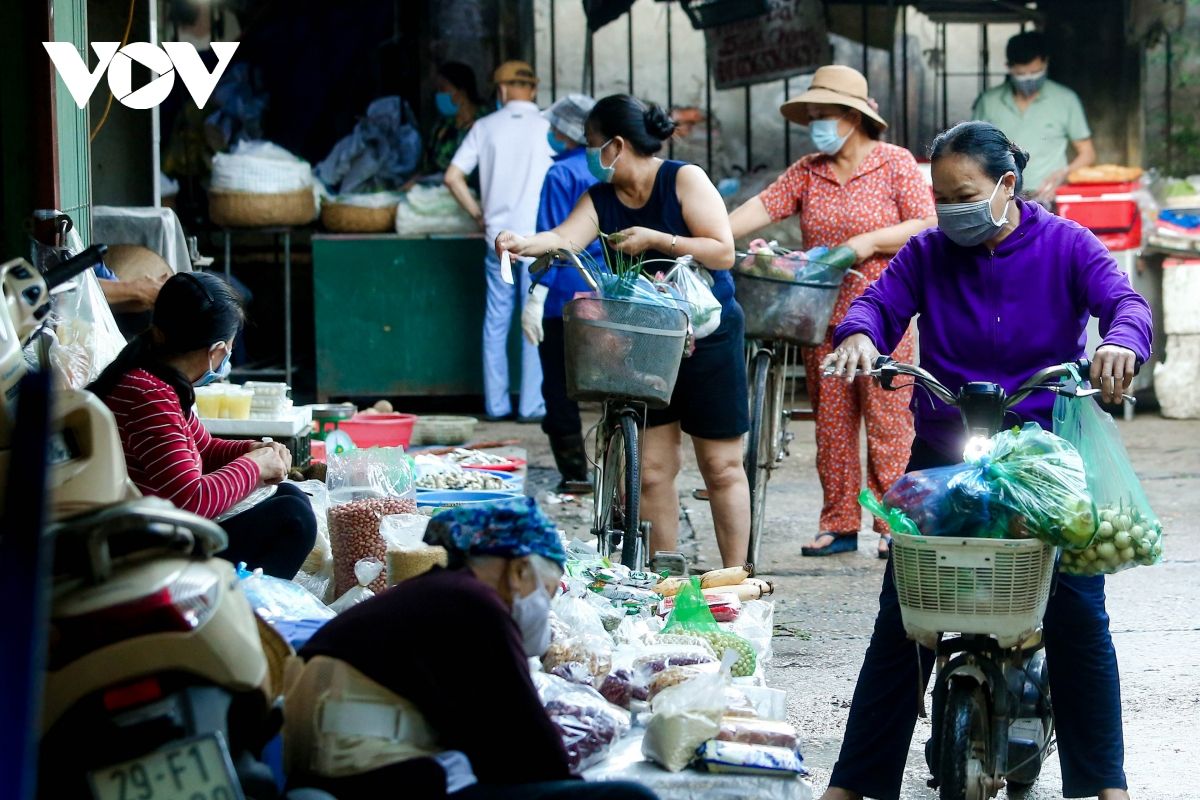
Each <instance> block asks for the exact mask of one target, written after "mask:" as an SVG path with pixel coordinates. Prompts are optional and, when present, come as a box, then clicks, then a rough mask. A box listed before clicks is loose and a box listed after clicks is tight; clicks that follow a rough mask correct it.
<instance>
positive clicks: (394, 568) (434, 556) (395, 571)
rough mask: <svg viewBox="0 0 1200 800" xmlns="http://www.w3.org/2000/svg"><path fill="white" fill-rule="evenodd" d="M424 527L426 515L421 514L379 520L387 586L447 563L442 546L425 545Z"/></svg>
mask: <svg viewBox="0 0 1200 800" xmlns="http://www.w3.org/2000/svg"><path fill="white" fill-rule="evenodd" d="M428 527H429V517H427V516H425V515H424V514H391V515H389V516H386V517H384V518H383V519H382V520H380V523H379V535H380V536H382V537H383V540H384V542H386V543H387V570H386V572H385V575H386V576H387V585H388V586H395V585H396V584H397V583H400V582H401V581H406V580H408V579H409V578H415V577H417V576H418V575H424V574H425V573H426V572H428V571H429V570H431V569H433V568H434V567H435V566H441V567H444V566H446V565H447V564H449V562H450V554H449V553H447V552H446V548H444V547H442V546H440V545H429V544H425V530H426V528H428Z"/></svg>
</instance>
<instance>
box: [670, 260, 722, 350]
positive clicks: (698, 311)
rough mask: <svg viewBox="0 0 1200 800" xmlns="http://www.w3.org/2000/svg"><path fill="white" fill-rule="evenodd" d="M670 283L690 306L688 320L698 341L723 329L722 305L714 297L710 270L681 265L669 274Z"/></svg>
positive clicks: (687, 264)
mask: <svg viewBox="0 0 1200 800" xmlns="http://www.w3.org/2000/svg"><path fill="white" fill-rule="evenodd" d="M689 261H690V259H689ZM669 282H670V283H673V284H674V285H675V286H676V288H678V289H679V293H680V294H681V295H682V296H683V299H684V301H686V302H687V304H688V318H689V319H690V320H691V322H692V333H693V335H694V336H695V337H696V338H697V339H703V338H704V337H705V336H708V335H709V334H711V333H713V332H715V331H716V330H717V328H719V327H721V303H720V302H719V301H718V300H717V298H716V297H715V296H713V293H712V285H713V279H712V275H710V274H709V272H708V270H706V269H704V268H703V267H695V268H693V267H692V266H691V265H690V264H689V263H680V264H679V265H678V266H677V267H675V269H673V270H671V272H670V273H669Z"/></svg>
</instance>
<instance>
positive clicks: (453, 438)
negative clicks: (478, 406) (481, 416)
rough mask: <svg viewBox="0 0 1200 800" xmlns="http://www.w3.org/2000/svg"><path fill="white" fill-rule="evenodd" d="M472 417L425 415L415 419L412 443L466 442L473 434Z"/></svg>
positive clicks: (473, 421) (473, 424) (476, 421)
mask: <svg viewBox="0 0 1200 800" xmlns="http://www.w3.org/2000/svg"><path fill="white" fill-rule="evenodd" d="M478 424H479V420H477V419H475V418H474V417H452V416H438V415H436V414H435V415H433V416H425V415H422V416H421V417H419V418H418V419H417V425H416V429H415V430H414V431H413V441H412V443H413V444H419V445H423V444H466V443H467V442H469V441H470V440H471V437H472V436H474V435H475V426H476V425H478Z"/></svg>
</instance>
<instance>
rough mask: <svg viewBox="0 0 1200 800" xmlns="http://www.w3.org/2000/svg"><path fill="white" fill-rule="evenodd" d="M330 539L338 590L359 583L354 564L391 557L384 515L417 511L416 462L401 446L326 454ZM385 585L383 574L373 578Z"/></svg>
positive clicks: (375, 585)
mask: <svg viewBox="0 0 1200 800" xmlns="http://www.w3.org/2000/svg"><path fill="white" fill-rule="evenodd" d="M328 459H329V460H328V471H327V473H326V482H327V484H328V486H329V503H330V506H329V540H330V544H331V545H332V551H333V575H334V594H335V596H338V597H340V596H341V595H342V594H344V593H346V592H347V591H349V590H350V589H352V588H354V586H356V585H357V581H356V579H355V575H354V568H355V565H356V564H358V562H359V561H361V560H362V559H364V558H368V557H374V558H376V559H378V560H379V562H380V563H383V562H384V561H385V560H386V559H387V542H386V541H385V540H384V538H383V536H382V535H381V534H380V532H379V527H380V523H381V521H382V520H383V518H384V517H386V516H389V515H392V514H415V513H416V512H417V502H416V496H417V495H416V489H415V488H414V477H413V468H412V461H411V459H409V457H408V455H407V454H405V452H404V448H403V447H372V448H368V449H366V450H347V451H346V452H344V453H331V454H328ZM386 588H387V579H386V578H385V577H384V575H383V574H382V573H381V574H380V575H378V576H377V577H376V579H375V580H374V581H372V582H371V590H372V591H374V592H376V593H378V592H382V591H383V590H384V589H386Z"/></svg>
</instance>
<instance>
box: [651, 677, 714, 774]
mask: <svg viewBox="0 0 1200 800" xmlns="http://www.w3.org/2000/svg"><path fill="white" fill-rule="evenodd" d="M733 658H734V657H733V656H732V655H728V656H726V657H725V659H724V660H723V661H722V664H721V669H720V671H718V672H715V673H712V674H706V675H700V676H697V677H694V678H691V679H690V680H687V681H685V682H683V683H681V684H679V685H677V686H671V687H670V688H667V689H664V690H663V691H661V692H660V693H659V694H658V696H657V697H655V698H654V702H653V703H652V704H651V709H652V710H653V712H654V716H653V717H651V718H650V722H649V723H648V724H647V725H646V735H645V737H644V738H643V739H642V755H644V756H645V757H646V758H648V759H650V760H651V761H654V762H655V763H657V764H659V765H661V766H662V767H664V768H665V769H668V770H670V771H671V772H679V771H680V770H682V769H683V768H684V767H686V766H687V765H688V764H690V763H691V762H692V759H693V758H695V755H696V748H698V747H699V746H700V745H702V744H704V743H705V742H707V741H708V740H709V739H712V738H714V737H715V736H716V735H717V734H718V733H719V732H720V730H721V718H722V717H723V716H724V714H725V709H726V699H725V689H726V688H727V687H728V685H729V668H730V666H731V665H732V662H733Z"/></svg>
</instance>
